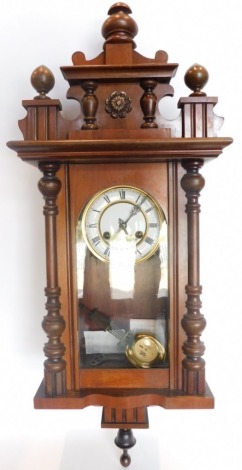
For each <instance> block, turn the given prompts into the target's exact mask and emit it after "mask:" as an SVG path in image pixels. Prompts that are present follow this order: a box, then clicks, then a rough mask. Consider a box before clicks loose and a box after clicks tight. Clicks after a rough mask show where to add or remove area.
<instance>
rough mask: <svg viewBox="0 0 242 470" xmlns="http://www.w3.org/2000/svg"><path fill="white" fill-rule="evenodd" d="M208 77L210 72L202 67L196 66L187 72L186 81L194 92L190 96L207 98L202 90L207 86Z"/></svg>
mask: <svg viewBox="0 0 242 470" xmlns="http://www.w3.org/2000/svg"><path fill="white" fill-rule="evenodd" d="M208 77H209V75H208V71H207V70H206V69H205V67H203V66H202V65H199V64H194V65H192V66H191V67H190V68H189V69H188V70H187V72H186V74H185V77H184V81H185V84H186V85H187V87H188V88H190V90H192V91H193V92H192V93H191V94H190V96H206V93H204V92H203V91H201V90H202V88H203V87H204V86H205V85H206V83H207V81H208Z"/></svg>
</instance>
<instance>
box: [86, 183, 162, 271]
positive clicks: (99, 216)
mask: <svg viewBox="0 0 242 470" xmlns="http://www.w3.org/2000/svg"><path fill="white" fill-rule="evenodd" d="M79 222H80V224H81V233H82V237H83V240H84V242H85V243H86V245H87V247H88V249H89V250H90V251H91V252H92V253H93V254H94V255H95V256H96V257H97V258H99V259H100V260H102V261H105V262H109V261H110V259H111V258H112V256H113V253H114V250H120V252H121V251H122V250H123V252H122V253H123V256H128V253H129V252H128V250H127V249H126V248H128V247H130V246H131V244H132V247H133V249H134V250H135V259H136V262H141V261H144V260H146V259H148V258H150V257H151V256H152V255H153V254H154V253H155V252H156V251H157V250H158V249H159V245H160V239H161V229H162V224H163V223H164V222H165V215H164V212H163V210H162V209H161V207H160V205H159V204H158V202H157V201H156V200H155V199H154V198H153V197H152V196H151V195H150V194H148V193H147V192H145V191H143V190H142V189H139V188H135V187H133V186H126V185H125V186H113V187H111V188H105V189H104V190H103V191H100V192H99V193H97V194H95V195H94V196H93V197H92V198H91V200H90V201H89V203H88V204H87V206H86V207H85V209H84V210H83V211H82V213H81V215H80V218H79Z"/></svg>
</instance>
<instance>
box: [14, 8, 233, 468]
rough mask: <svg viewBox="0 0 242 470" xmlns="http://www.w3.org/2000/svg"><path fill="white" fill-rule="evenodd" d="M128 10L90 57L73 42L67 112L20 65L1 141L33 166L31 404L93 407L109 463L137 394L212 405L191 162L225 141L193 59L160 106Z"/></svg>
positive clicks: (160, 63)
mask: <svg viewBox="0 0 242 470" xmlns="http://www.w3.org/2000/svg"><path fill="white" fill-rule="evenodd" d="M131 13H132V12H131V10H130V8H129V6H128V5H126V4H125V3H121V2H119V3H116V4H114V5H113V6H112V7H111V8H110V10H109V12H108V18H107V19H106V20H105V22H104V24H103V26H102V35H103V37H104V40H105V41H104V46H103V49H104V50H103V51H102V52H101V53H100V55H98V56H97V57H96V58H94V59H92V60H87V59H86V58H85V55H84V54H83V53H82V52H75V53H74V54H73V56H72V61H73V65H70V66H62V67H61V71H62V74H63V76H64V78H65V80H66V81H67V82H68V84H69V88H68V91H67V98H69V99H74V100H76V101H77V102H78V103H79V105H80V112H79V114H78V116H77V117H76V118H75V119H74V120H68V119H65V118H64V117H63V116H62V113H61V104H60V102H59V100H57V99H52V98H50V97H49V96H48V94H49V92H50V91H51V89H52V88H53V86H54V81H55V80H54V76H53V74H52V72H51V71H50V70H49V69H48V68H47V67H46V66H44V65H42V66H40V67H38V68H37V69H35V70H34V72H33V74H32V76H31V83H32V85H33V87H34V89H35V90H36V92H37V96H35V98H33V99H31V100H25V101H23V106H24V108H25V109H26V117H25V118H24V119H22V120H20V121H19V127H20V130H21V132H22V134H23V138H24V139H23V140H21V141H11V142H8V146H9V147H10V148H11V149H13V150H15V151H16V152H17V154H18V156H19V157H20V158H21V159H22V160H23V161H25V162H28V163H31V164H34V165H36V166H38V168H39V170H40V171H41V172H42V177H41V179H40V181H39V190H40V192H41V193H42V195H43V198H44V217H45V233H46V272H47V285H46V289H45V294H46V298H47V302H46V311H47V312H46V314H45V316H44V319H43V323H42V326H43V329H44V332H45V333H46V336H47V342H46V344H45V345H44V354H45V356H46V360H45V362H44V378H43V382H42V383H41V384H40V386H39V389H38V391H37V393H36V396H35V398H34V405H35V407H36V408H38V409H82V408H84V407H87V406H89V405H92V406H101V407H103V413H102V423H101V425H102V427H107V428H117V429H118V435H117V437H116V439H115V443H116V445H117V446H118V447H120V448H121V449H123V454H122V456H121V464H122V465H123V466H128V465H129V463H130V456H129V454H128V450H129V449H130V448H131V447H132V446H133V445H134V444H135V438H134V436H133V431H132V429H134V428H147V427H148V413H147V410H148V407H149V406H161V407H163V408H166V409H185V408H189V409H192V408H206V409H208V408H212V407H213V406H214V399H213V395H212V393H211V391H210V389H209V387H208V385H207V384H206V378H205V361H204V358H203V355H204V351H205V346H204V343H203V341H202V340H201V335H202V332H203V330H204V328H205V325H206V321H205V318H204V315H203V314H202V313H201V299H200V296H201V292H202V288H201V284H200V275H199V213H200V204H199V195H200V192H201V190H202V189H203V187H204V184H205V182H204V178H203V176H202V174H201V173H200V170H201V168H202V167H203V164H204V163H205V162H207V161H209V160H211V159H214V158H216V157H218V156H219V155H220V154H221V153H222V151H223V149H224V148H225V147H226V146H228V145H229V144H230V143H231V142H232V139H231V138H226V137H224V138H222V137H219V136H218V135H217V131H218V129H219V127H220V126H221V123H222V118H219V117H218V116H216V115H215V114H214V111H213V108H214V106H215V105H216V103H217V98H215V97H208V96H207V95H206V94H205V92H204V91H203V88H204V86H205V85H206V82H207V80H208V73H207V71H206V69H205V68H204V67H203V66H201V65H198V64H194V65H193V66H192V67H190V68H189V69H188V71H187V73H186V75H185V83H186V85H187V86H188V88H190V95H189V96H188V97H183V98H180V100H179V102H178V108H179V109H180V115H179V117H178V118H176V119H175V120H174V121H168V120H166V119H165V118H164V117H163V116H162V115H161V114H160V112H159V102H160V100H162V98H164V97H165V96H172V95H173V88H172V86H171V85H170V81H171V79H172V78H173V77H174V75H175V73H176V70H177V67H178V65H177V64H174V63H169V62H168V56H167V53H166V52H164V51H158V52H157V53H156V55H155V58H153V59H150V58H146V57H144V56H142V55H141V54H139V53H138V52H136V51H135V48H136V44H135V42H134V38H135V36H136V35H137V32H138V27H137V24H136V22H135V21H134V19H133V18H132V16H131Z"/></svg>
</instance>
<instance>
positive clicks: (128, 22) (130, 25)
mask: <svg viewBox="0 0 242 470" xmlns="http://www.w3.org/2000/svg"><path fill="white" fill-rule="evenodd" d="M130 13H132V10H131V9H130V7H129V6H128V5H127V4H126V3H123V2H118V3H115V4H114V5H112V6H111V8H110V9H109V11H108V14H109V15H110V17H109V18H107V20H106V21H105V22H104V24H103V27H102V35H103V37H104V38H105V39H106V41H105V44H107V43H132V44H133V48H134V49H135V47H136V44H135V42H134V40H133V38H134V37H135V36H136V34H137V33H138V26H137V24H136V22H135V21H134V20H133V18H131V17H130V16H129V14H130Z"/></svg>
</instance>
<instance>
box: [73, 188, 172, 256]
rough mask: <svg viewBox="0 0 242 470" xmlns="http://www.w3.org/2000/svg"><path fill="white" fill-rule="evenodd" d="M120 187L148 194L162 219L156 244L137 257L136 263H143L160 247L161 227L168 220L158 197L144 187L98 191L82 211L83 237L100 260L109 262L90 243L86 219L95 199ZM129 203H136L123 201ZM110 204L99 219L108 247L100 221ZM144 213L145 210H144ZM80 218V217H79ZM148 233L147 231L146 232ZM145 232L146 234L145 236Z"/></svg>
mask: <svg viewBox="0 0 242 470" xmlns="http://www.w3.org/2000/svg"><path fill="white" fill-rule="evenodd" d="M119 189H124V190H126V189H127V190H132V191H136V192H137V193H139V194H142V195H144V196H146V197H147V198H148V199H149V200H150V201H151V202H152V204H153V205H154V207H155V209H156V212H157V214H158V218H159V221H160V231H159V236H158V237H157V240H156V242H155V243H154V245H153V246H152V248H151V249H150V250H149V252H148V253H147V254H146V255H145V256H144V257H142V258H140V259H136V261H135V263H141V262H143V261H146V260H147V259H149V258H150V257H151V256H152V255H153V254H154V253H155V252H156V250H157V249H158V247H159V245H160V241H161V228H162V224H163V222H164V221H165V220H166V218H165V214H164V211H163V210H162V208H161V206H160V205H159V203H158V202H157V201H156V199H155V198H154V197H153V196H152V195H151V194H150V193H148V192H147V191H144V190H143V189H140V188H137V187H135V186H130V185H117V186H110V187H108V188H105V189H102V190H101V191H98V192H97V193H96V194H95V195H94V196H93V197H92V198H91V199H90V200H89V202H88V203H87V204H86V206H85V208H84V210H83V211H82V213H81V230H82V235H83V238H84V241H85V243H86V245H87V246H88V248H89V250H90V251H91V253H92V254H93V255H94V256H96V258H98V259H99V260H101V261H103V262H105V263H109V259H108V258H106V257H104V256H102V255H101V254H100V253H99V252H98V251H96V250H95V248H94V247H93V245H92V244H91V243H90V240H89V238H88V235H87V232H86V219H87V214H88V212H89V210H90V207H91V206H92V205H93V204H94V203H95V201H97V200H98V199H99V198H100V197H101V196H102V195H106V194H108V193H109V192H110V191H113V190H119ZM124 202H125V203H129V204H132V205H133V206H134V203H133V201H130V200H128V199H127V200H125V201H122V203H124ZM119 203H120V201H113V202H112V203H110V206H111V205H114V204H119ZM108 207H109V206H108V205H107V207H105V209H104V210H103V211H102V212H101V214H100V216H99V221H98V232H99V235H100V238H101V239H102V241H103V242H104V243H105V244H106V245H107V247H108V246H109V244H108V242H107V240H105V239H104V238H103V236H102V233H101V231H100V221H101V218H102V216H103V213H104V212H105V211H106V210H107V208H108ZM142 213H143V212H142ZM143 216H144V218H145V219H146V220H147V216H146V215H145V214H144V213H143ZM78 220H80V217H79V219H78ZM146 226H147V223H146ZM145 234H146V232H145ZM145 234H144V236H145ZM144 236H143V238H142V239H141V240H139V242H138V243H137V245H138V244H140V243H142V241H143V239H144Z"/></svg>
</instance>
